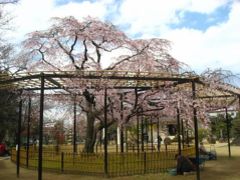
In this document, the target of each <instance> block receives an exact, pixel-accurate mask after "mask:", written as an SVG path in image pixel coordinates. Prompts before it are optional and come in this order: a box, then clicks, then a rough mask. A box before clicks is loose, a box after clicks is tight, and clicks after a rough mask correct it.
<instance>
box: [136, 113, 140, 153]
mask: <svg viewBox="0 0 240 180" xmlns="http://www.w3.org/2000/svg"><path fill="white" fill-rule="evenodd" d="M139 151H140V147H139V114H138V112H137V152H138V153H139Z"/></svg>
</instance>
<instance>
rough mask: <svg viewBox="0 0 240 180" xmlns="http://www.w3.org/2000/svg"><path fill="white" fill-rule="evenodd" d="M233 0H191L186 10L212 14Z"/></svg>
mask: <svg viewBox="0 0 240 180" xmlns="http://www.w3.org/2000/svg"><path fill="white" fill-rule="evenodd" d="M230 1H231V0H210V1H209V0H200V1H199V0H190V1H188V2H189V4H188V6H187V7H186V8H185V10H188V11H193V12H199V13H206V14H210V13H212V12H214V11H215V10H216V9H217V8H219V7H221V6H223V5H225V4H227V3H228V2H230Z"/></svg>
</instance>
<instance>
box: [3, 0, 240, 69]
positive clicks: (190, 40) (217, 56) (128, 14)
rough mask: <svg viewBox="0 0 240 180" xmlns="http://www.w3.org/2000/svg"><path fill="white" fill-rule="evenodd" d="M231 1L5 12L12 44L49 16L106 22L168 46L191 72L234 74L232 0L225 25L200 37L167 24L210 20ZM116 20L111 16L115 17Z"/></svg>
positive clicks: (28, 1)
mask: <svg viewBox="0 0 240 180" xmlns="http://www.w3.org/2000/svg"><path fill="white" fill-rule="evenodd" d="M233 1H234V0H168V1H166V0H123V2H122V3H121V4H120V6H119V9H116V7H117V4H114V2H115V3H119V1H118V0H115V1H114V0H97V1H95V2H93V1H82V2H78V3H77V2H71V3H68V4H64V5H61V6H56V1H55V0H21V1H20V3H19V4H17V5H11V6H8V9H9V10H11V11H12V13H13V16H15V17H16V18H15V20H14V21H15V24H16V32H15V33H14V34H12V39H13V40H12V41H19V40H22V39H23V36H24V35H25V34H26V33H29V32H31V31H35V30H40V29H45V28H47V26H48V25H49V24H48V22H49V19H50V17H52V16H60V17H63V16H68V15H72V16H75V17H77V18H79V19H80V18H82V17H85V16H87V15H90V16H94V17H98V18H100V19H102V20H104V19H106V18H107V17H109V16H112V17H111V19H113V24H116V25H120V26H123V27H124V26H126V25H129V28H127V29H125V32H127V33H128V34H129V35H131V36H134V35H136V34H141V36H142V37H143V38H148V37H156V36H157V37H160V38H167V39H169V40H171V41H172V42H173V49H172V53H173V55H174V56H175V57H176V58H177V59H179V60H181V61H184V62H186V63H187V64H189V65H190V66H191V67H192V68H193V69H194V70H196V69H197V70H199V71H200V70H203V69H205V68H206V67H212V68H219V67H222V68H227V69H232V70H234V71H235V72H237V71H238V72H239V70H238V67H240V61H239V60H240V51H239V50H238V49H239V47H240V36H239V29H240V21H239V17H240V3H239V1H237V0H235V1H234V3H233V4H232V9H231V13H230V14H229V18H228V21H227V22H224V23H220V24H217V25H214V26H211V27H209V28H208V29H207V30H206V31H205V32H202V31H200V30H196V29H189V28H184V29H174V30H173V29H171V28H170V27H169V24H171V23H178V22H181V20H182V18H184V13H185V12H187V11H191V12H199V13H205V14H210V13H213V12H214V11H215V10H216V9H217V8H219V7H221V6H223V5H226V4H227V3H229V2H233ZM116 12H117V13H118V14H115V13H116Z"/></svg>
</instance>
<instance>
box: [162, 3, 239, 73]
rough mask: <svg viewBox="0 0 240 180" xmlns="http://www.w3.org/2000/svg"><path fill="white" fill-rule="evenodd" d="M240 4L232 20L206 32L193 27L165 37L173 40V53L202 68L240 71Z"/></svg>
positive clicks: (194, 66) (200, 69)
mask: <svg viewBox="0 0 240 180" xmlns="http://www.w3.org/2000/svg"><path fill="white" fill-rule="evenodd" d="M239 17H240V4H239V3H235V4H233V6H232V10H231V13H230V15H229V20H228V21H227V22H225V23H222V24H218V25H215V26H212V27H210V28H208V29H207V30H206V31H205V32H201V31H199V30H194V29H186V28H185V29H177V30H171V31H169V32H166V33H165V34H164V35H163V37H165V38H167V39H169V40H171V41H172V42H173V49H172V53H173V55H174V56H175V57H176V58H177V59H179V60H181V61H184V62H186V63H187V64H189V65H190V66H191V67H192V68H193V69H195V70H196V69H197V70H198V71H202V70H204V69H206V68H207V67H210V68H223V69H229V70H233V71H234V72H239V70H238V67H239V66H240V51H239V50H238V49H239V47H240V36H239V29H240V21H239Z"/></svg>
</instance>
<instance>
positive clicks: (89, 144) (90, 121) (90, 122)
mask: <svg viewBox="0 0 240 180" xmlns="http://www.w3.org/2000/svg"><path fill="white" fill-rule="evenodd" d="M94 121H95V117H94V115H93V113H87V130H86V139H85V147H84V152H86V153H93V152H94V145H95V142H96V131H95V128H94Z"/></svg>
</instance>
